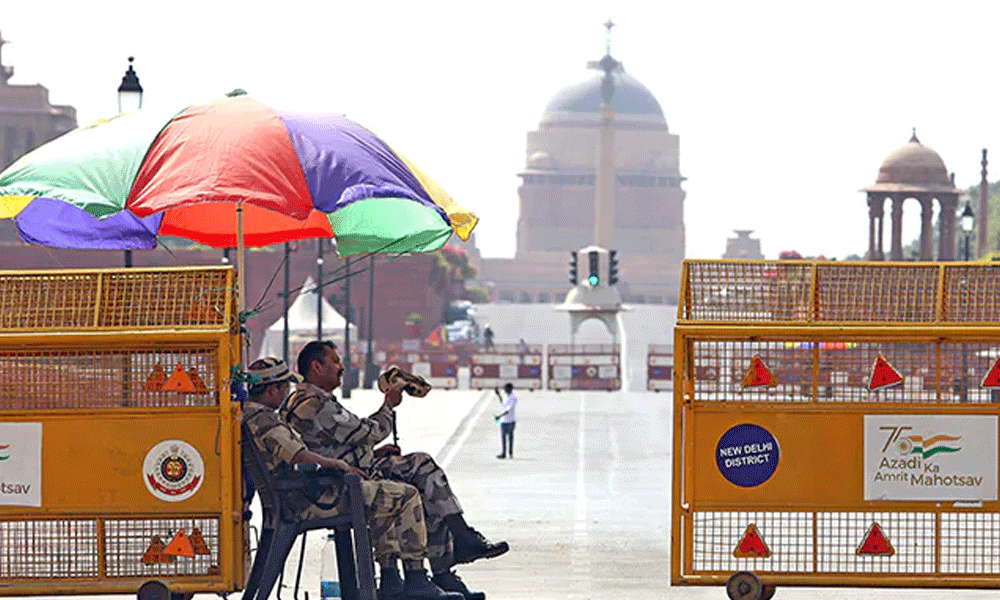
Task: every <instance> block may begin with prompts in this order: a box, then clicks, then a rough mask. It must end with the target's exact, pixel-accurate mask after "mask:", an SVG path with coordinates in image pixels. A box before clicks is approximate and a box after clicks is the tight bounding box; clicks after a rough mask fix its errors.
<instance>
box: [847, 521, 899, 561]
mask: <svg viewBox="0 0 1000 600" xmlns="http://www.w3.org/2000/svg"><path fill="white" fill-rule="evenodd" d="M895 553H896V549H895V548H893V547H892V544H890V543H889V539H888V538H887V537H885V534H884V533H882V528H881V527H879V526H878V523H872V526H871V527H870V528H869V529H868V533H866V534H865V539H864V540H863V541H862V542H861V545H860V546H858V551H857V554H858V556H863V555H870V556H892V555H893V554H895Z"/></svg>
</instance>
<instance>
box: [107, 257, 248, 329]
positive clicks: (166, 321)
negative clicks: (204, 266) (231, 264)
mask: <svg viewBox="0 0 1000 600" xmlns="http://www.w3.org/2000/svg"><path fill="white" fill-rule="evenodd" d="M226 274H227V271H226V270H224V269H218V270H211V271H210V270H198V271H172V272H169V276H164V275H165V274H164V273H163V272H143V271H137V272H134V273H133V272H117V273H108V274H106V275H105V277H104V285H103V286H102V288H101V310H100V312H99V313H98V315H99V321H98V325H99V326H101V327H168V326H173V325H188V326H191V325H223V324H225V317H226V301H227V298H228V297H229V295H228V292H229V289H228V288H227V287H226V285H227V283H226V282H227V277H226ZM137 307H141V310H137Z"/></svg>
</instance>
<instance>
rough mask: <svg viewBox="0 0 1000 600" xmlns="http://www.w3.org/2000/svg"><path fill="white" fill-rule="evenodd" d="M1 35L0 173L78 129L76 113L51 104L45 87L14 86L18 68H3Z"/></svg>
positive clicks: (70, 107)
mask: <svg viewBox="0 0 1000 600" xmlns="http://www.w3.org/2000/svg"><path fill="white" fill-rule="evenodd" d="M7 43H8V42H7V41H6V40H4V39H3V36H2V35H0V171H2V170H3V169H6V168H7V167H8V166H10V165H11V163H13V162H14V161H15V160H17V159H18V158H20V157H21V156H22V155H24V154H26V153H27V152H28V151H30V150H33V149H35V148H37V147H38V146H40V145H42V144H44V143H45V142H47V141H49V140H51V139H53V138H56V137H58V136H60V135H62V134H64V133H66V132H67V131H69V130H71V129H73V128H75V127H76V109H75V108H73V107H72V106H55V105H52V104H51V103H49V90H48V89H46V88H45V86H42V85H38V84H34V85H15V84H11V83H10V78H11V77H12V76H13V75H14V67H11V66H6V65H4V64H3V53H2V51H3V47H4V45H5V44H7Z"/></svg>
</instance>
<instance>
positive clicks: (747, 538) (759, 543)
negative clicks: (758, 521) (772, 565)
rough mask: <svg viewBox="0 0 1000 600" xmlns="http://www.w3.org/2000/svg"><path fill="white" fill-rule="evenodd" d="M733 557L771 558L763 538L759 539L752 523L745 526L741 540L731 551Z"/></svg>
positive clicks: (769, 550)
mask: <svg viewBox="0 0 1000 600" xmlns="http://www.w3.org/2000/svg"><path fill="white" fill-rule="evenodd" d="M733 556H735V557H736V558H771V549H770V548H768V547H767V544H765V543H764V538H762V537H760V533H759V532H758V531H757V526H756V525H754V524H753V523H750V524H749V525H747V530H746V531H744V532H743V538H742V539H740V543H739V544H736V548H734V549H733Z"/></svg>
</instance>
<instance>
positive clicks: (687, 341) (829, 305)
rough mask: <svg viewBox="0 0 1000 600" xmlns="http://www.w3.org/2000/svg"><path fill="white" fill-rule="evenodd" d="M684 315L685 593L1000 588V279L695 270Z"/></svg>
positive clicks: (676, 567)
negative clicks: (707, 589)
mask: <svg viewBox="0 0 1000 600" xmlns="http://www.w3.org/2000/svg"><path fill="white" fill-rule="evenodd" d="M680 304H681V306H680V307H679V313H678V319H677V327H676V331H675V341H674V353H675V359H676V360H675V362H674V365H675V366H674V375H675V386H674V390H675V403H674V452H675V455H674V457H675V459H674V477H673V482H674V488H673V492H674V494H673V496H674V497H673V526H672V527H673V531H672V535H673V546H672V547H673V557H672V559H673V561H672V563H673V564H672V581H673V582H674V584H678V585H692V584H693V585H706V584H727V591H728V592H729V594H730V597H733V598H740V599H746V600H756V599H758V598H766V597H769V595H770V594H771V593H773V586H774V585H782V584H788V585H810V586H815V585H818V586H826V585H831V586H839V585H849V586H904V587H1000V502H998V497H997V482H998V461H997V445H998V433H997V418H998V414H1000V403H998V402H1000V395H998V393H997V389H998V387H997V386H1000V364H998V362H1000V266H995V265H992V264H986V263H978V264H969V263H949V264H940V263H874V262H867V263H838V262H811V261H780V262H766V261H709V260H699V261H687V262H686V263H685V265H684V271H683V281H682V289H681V302H680ZM734 574H738V575H736V576H734Z"/></svg>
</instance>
